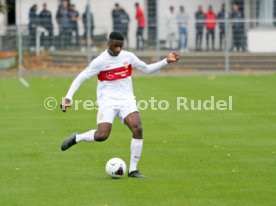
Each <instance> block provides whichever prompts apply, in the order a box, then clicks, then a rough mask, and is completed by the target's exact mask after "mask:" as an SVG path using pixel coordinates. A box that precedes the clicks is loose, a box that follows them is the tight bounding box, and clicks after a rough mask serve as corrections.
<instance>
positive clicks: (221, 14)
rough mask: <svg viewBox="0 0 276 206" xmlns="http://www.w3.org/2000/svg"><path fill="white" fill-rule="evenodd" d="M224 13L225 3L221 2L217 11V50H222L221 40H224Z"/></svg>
mask: <svg viewBox="0 0 276 206" xmlns="http://www.w3.org/2000/svg"><path fill="white" fill-rule="evenodd" d="M225 18H226V13H225V4H222V7H221V10H220V12H219V13H218V20H219V21H220V22H219V50H222V45H223V42H224V41H225V23H224V22H222V21H225Z"/></svg>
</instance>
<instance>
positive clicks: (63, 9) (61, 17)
mask: <svg viewBox="0 0 276 206" xmlns="http://www.w3.org/2000/svg"><path fill="white" fill-rule="evenodd" d="M56 19H57V23H58V26H59V38H60V48H61V49H66V47H67V46H68V45H70V34H71V28H70V23H71V20H70V13H69V8H68V2H67V1H66V0H62V2H61V5H60V6H59V8H58V11H57V14H56Z"/></svg>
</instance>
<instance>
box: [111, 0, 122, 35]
mask: <svg viewBox="0 0 276 206" xmlns="http://www.w3.org/2000/svg"><path fill="white" fill-rule="evenodd" d="M121 13H122V9H121V7H120V5H119V4H118V3H116V4H115V7H114V9H113V10H112V21H113V31H119V32H121V33H122V28H121V18H120V15H121Z"/></svg>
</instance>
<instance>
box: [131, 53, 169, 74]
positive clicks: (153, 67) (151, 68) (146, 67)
mask: <svg viewBox="0 0 276 206" xmlns="http://www.w3.org/2000/svg"><path fill="white" fill-rule="evenodd" d="M131 64H132V67H133V68H135V69H137V70H140V71H142V72H144V73H147V74H150V73H153V72H155V71H157V70H159V69H161V68H162V67H164V66H166V65H167V64H168V62H167V60H166V59H163V60H161V61H159V62H156V63H153V64H146V63H145V62H143V61H141V60H140V59H139V58H138V57H137V56H136V55H134V54H133V53H131Z"/></svg>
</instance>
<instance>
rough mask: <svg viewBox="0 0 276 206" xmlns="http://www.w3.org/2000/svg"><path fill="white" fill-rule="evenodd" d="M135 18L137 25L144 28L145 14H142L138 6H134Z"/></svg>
mask: <svg viewBox="0 0 276 206" xmlns="http://www.w3.org/2000/svg"><path fill="white" fill-rule="evenodd" d="M136 19H137V22H138V27H142V28H144V27H145V16H144V12H143V10H142V9H141V7H140V6H137V7H136Z"/></svg>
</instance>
